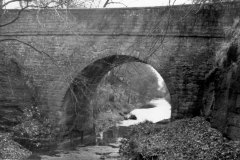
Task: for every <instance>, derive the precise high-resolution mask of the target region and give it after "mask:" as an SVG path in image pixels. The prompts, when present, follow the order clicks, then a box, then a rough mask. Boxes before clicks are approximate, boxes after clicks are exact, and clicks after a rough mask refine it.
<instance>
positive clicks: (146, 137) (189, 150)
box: [120, 117, 240, 160]
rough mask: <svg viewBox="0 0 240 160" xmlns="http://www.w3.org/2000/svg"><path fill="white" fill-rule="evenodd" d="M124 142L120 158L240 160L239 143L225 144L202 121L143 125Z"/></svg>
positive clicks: (193, 119)
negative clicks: (239, 159)
mask: <svg viewBox="0 0 240 160" xmlns="http://www.w3.org/2000/svg"><path fill="white" fill-rule="evenodd" d="M130 134H131V136H129V137H128V138H127V139H124V140H123V141H122V145H121V147H120V153H121V155H123V156H125V157H128V158H139V159H173V160H174V159H176V160H180V159H183V160H188V159H189V160H192V159H197V160H200V159H202V160H214V159H224V160H225V159H231V158H233V159H238V158H240V151H239V148H238V147H239V146H240V143H238V142H224V138H223V136H222V134H221V133H220V132H219V131H217V130H216V129H213V128H211V127H210V124H209V123H208V122H207V121H205V120H204V119H203V118H200V117H196V118H192V119H183V120H177V121H174V122H171V123H169V124H167V125H166V126H159V125H158V124H150V125H149V124H147V123H146V124H140V125H138V126H136V127H135V128H134V129H133V131H132V132H130Z"/></svg>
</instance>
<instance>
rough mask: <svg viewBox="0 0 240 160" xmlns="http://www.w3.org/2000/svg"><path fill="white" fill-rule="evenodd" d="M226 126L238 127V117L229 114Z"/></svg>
mask: <svg viewBox="0 0 240 160" xmlns="http://www.w3.org/2000/svg"><path fill="white" fill-rule="evenodd" d="M228 125H230V126H236V127H240V115H239V114H234V113H231V114H229V115H228Z"/></svg>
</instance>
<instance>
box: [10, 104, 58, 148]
mask: <svg viewBox="0 0 240 160" xmlns="http://www.w3.org/2000/svg"><path fill="white" fill-rule="evenodd" d="M55 136H56V133H55V132H54V128H52V126H51V124H50V122H49V120H48V119H47V118H46V117H44V116H42V114H41V112H40V111H39V110H38V107H36V106H31V107H28V108H27V107H26V108H25V109H24V113H23V116H22V120H21V122H20V123H19V124H18V125H16V126H14V127H13V138H14V140H16V141H17V142H19V143H20V144H22V145H23V146H25V147H27V148H30V147H33V148H36V147H42V145H44V144H45V143H46V144H49V143H50V142H51V141H52V140H54V138H55Z"/></svg>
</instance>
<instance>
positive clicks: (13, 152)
mask: <svg viewBox="0 0 240 160" xmlns="http://www.w3.org/2000/svg"><path fill="white" fill-rule="evenodd" d="M31 154H32V153H31V152H30V151H29V150H27V149H25V148H23V147H22V146H21V145H20V144H18V143H17V142H14V141H13V140H12V139H11V136H10V134H6V133H0V159H9V160H25V159H27V157H29V156H30V155H31Z"/></svg>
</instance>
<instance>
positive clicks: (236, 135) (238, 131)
mask: <svg viewBox="0 0 240 160" xmlns="http://www.w3.org/2000/svg"><path fill="white" fill-rule="evenodd" d="M227 135H228V137H229V138H230V139H234V140H238V141H240V127H234V126H230V127H228V130H227Z"/></svg>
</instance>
